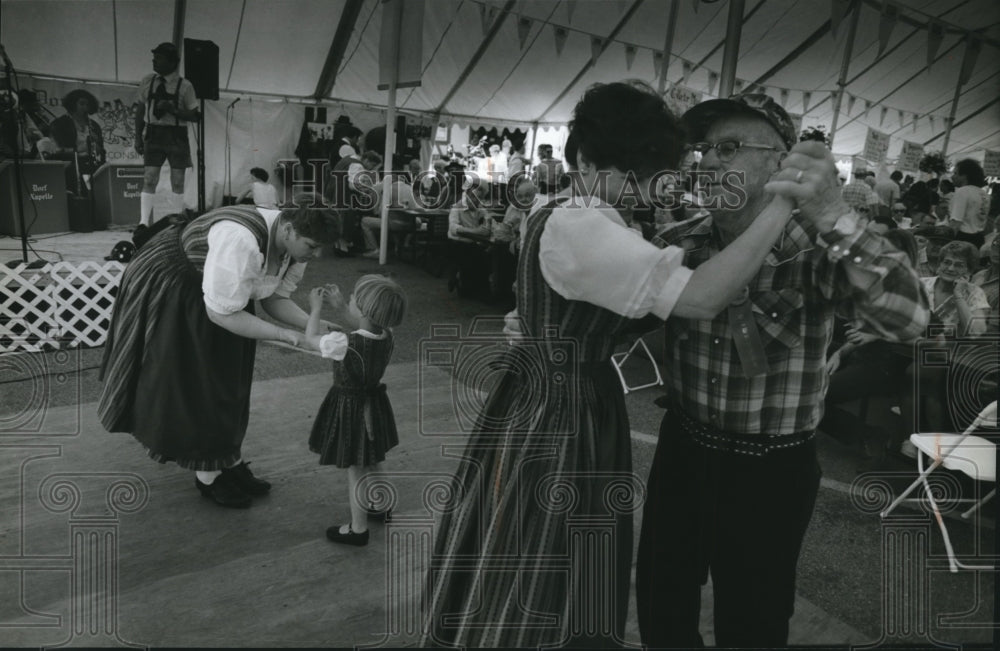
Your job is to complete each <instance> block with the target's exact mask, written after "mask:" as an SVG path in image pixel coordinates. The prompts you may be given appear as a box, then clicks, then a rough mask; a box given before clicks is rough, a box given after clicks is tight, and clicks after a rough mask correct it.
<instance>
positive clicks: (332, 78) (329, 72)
mask: <svg viewBox="0 0 1000 651" xmlns="http://www.w3.org/2000/svg"><path fill="white" fill-rule="evenodd" d="M363 4H364V0H347V2H346V3H345V4H344V10H343V11H342V12H341V14H340V20H339V21H338V22H337V29H336V30H334V33H333V40H332V41H331V42H330V49H329V50H327V53H326V61H324V62H323V69H322V70H320V73H319V79H317V80H316V91H315V92H314V93H313V97H317V98H319V97H325V96H326V95H329V94H330V91H331V90H333V86H334V84H336V83H337V70H338V69H339V68H340V61H341V60H342V59H343V58H344V52H346V51H347V44H348V43H349V42H350V40H351V35H352V34H353V33H354V26H355V25H357V24H358V16H360V15H361V6H362V5H363Z"/></svg>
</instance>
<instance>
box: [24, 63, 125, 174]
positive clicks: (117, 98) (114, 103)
mask: <svg viewBox="0 0 1000 651" xmlns="http://www.w3.org/2000/svg"><path fill="white" fill-rule="evenodd" d="M21 87H22V88H27V89H28V90H31V91H33V92H34V93H35V94H36V95H37V96H38V103H39V104H41V105H42V106H43V107H44V108H45V109H47V110H46V111H45V112H46V113H47V114H48V115H49V117H50V119H52V120H54V119H56V118H57V117H60V116H62V115H65V114H66V110H65V109H63V107H62V98H63V97H65V96H66V95H68V94H69V92H70V91H73V90H76V89H78V88H79V89H82V90H85V91H87V92H88V93H90V94H91V95H93V96H94V97H96V98H97V105H98V107H99V108H98V109H97V113H95V114H94V115H92V116H90V117H91V119H93V120H94V121H95V122H97V124H99V125H101V134H102V135H103V136H104V149H105V150H106V151H107V155H108V162H109V163H136V164H141V163H142V157H141V156H139V154H137V153H136V152H135V120H134V119H133V116H132V103H133V102H134V101H135V93H136V89H135V88H130V87H128V86H104V85H99V84H83V83H78V82H66V81H55V80H51V79H35V78H33V77H22V78H21Z"/></svg>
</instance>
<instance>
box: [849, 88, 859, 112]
mask: <svg viewBox="0 0 1000 651" xmlns="http://www.w3.org/2000/svg"><path fill="white" fill-rule="evenodd" d="M857 99H858V98H857V97H855V96H854V95H851V94H850V93H848V94H847V115H850V114H851V111H853V110H854V102H855V101H857Z"/></svg>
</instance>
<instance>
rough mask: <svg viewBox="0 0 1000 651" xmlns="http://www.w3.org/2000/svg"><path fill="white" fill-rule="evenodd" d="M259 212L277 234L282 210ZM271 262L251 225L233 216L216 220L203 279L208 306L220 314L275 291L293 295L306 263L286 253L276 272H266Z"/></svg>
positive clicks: (244, 306) (283, 294) (212, 228)
mask: <svg viewBox="0 0 1000 651" xmlns="http://www.w3.org/2000/svg"><path fill="white" fill-rule="evenodd" d="M258 212H259V213H260V215H261V216H262V217H263V218H264V221H265V222H266V223H267V230H268V233H272V234H273V231H274V223H275V222H276V221H277V219H278V215H279V214H280V213H281V211H280V210H264V209H258ZM267 263H268V260H267V259H266V258H265V257H264V254H263V253H261V252H260V248H259V247H258V245H257V239H256V238H255V237H254V236H253V233H251V232H250V230H249V229H247V228H246V227H244V226H241V225H240V224H238V223H236V222H234V221H230V220H222V221H220V222H218V223H216V224H213V225H212V227H211V228H210V229H209V230H208V255H207V256H206V257H205V270H204V273H203V277H202V283H201V288H202V291H203V292H204V295H205V306H206V307H208V309H210V310H212V311H213V312H217V313H219V314H234V313H236V312H239V311H240V310H243V309H244V308H246V306H247V303H249V302H250V301H251V300H260V299H264V298H267V297H269V296H271V295H273V294H276V295H278V296H282V297H285V298H288V297H290V296H291V295H292V293H293V292H294V291H295V289H296V288H297V287H298V283H299V281H301V280H302V275H303V273H304V272H305V267H306V265H305V263H304V262H301V263H293V262H291V258H290V257H289V256H287V255H286V256H284V257H283V258H282V260H281V263H280V264H279V265H278V271H277V273H276V274H275V275H273V276H268V275H267V273H266V271H267Z"/></svg>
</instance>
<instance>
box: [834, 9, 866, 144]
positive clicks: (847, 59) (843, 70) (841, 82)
mask: <svg viewBox="0 0 1000 651" xmlns="http://www.w3.org/2000/svg"><path fill="white" fill-rule="evenodd" d="M860 15H861V6H860V5H855V7H854V15H853V16H851V24H850V27H849V28H848V30H847V43H845V44H844V60H843V61H841V62H840V77H839V78H838V79H837V96H836V97H835V98H834V100H833V120H832V121H831V123H830V150H831V151H833V134H835V133H837V118H839V117H840V105H841V103H842V102H843V101H844V88H845V87H846V86H847V71H848V69H849V68H850V67H851V55H852V54H853V53H854V36H855V34H857V33H858V17H859V16H860Z"/></svg>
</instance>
